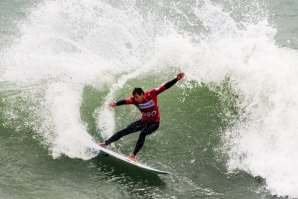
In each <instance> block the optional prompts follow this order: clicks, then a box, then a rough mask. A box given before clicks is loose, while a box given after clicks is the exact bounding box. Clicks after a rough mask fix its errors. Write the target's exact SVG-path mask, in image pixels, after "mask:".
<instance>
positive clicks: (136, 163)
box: [92, 146, 170, 174]
mask: <svg viewBox="0 0 298 199" xmlns="http://www.w3.org/2000/svg"><path fill="white" fill-rule="evenodd" d="M101 151H102V152H104V153H106V154H108V155H110V156H112V157H114V158H117V159H119V160H122V161H124V162H126V163H128V164H131V165H133V166H136V167H139V168H141V169H144V170H147V171H151V172H154V173H157V174H170V173H169V172H166V171H161V170H158V169H154V168H152V167H149V166H147V165H144V164H141V163H139V162H136V161H132V160H130V159H129V158H128V157H125V156H124V155H121V154H119V153H116V152H114V151H111V150H109V149H107V148H104V147H101V146H98V147H97V148H96V149H93V151H92V153H94V154H95V155H99V154H100V153H101Z"/></svg>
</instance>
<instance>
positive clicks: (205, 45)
mask: <svg viewBox="0 0 298 199" xmlns="http://www.w3.org/2000/svg"><path fill="white" fill-rule="evenodd" d="M238 3H239V2H238ZM239 4H240V3H239ZM224 5H227V7H224V6H223V5H220V4H216V3H214V2H211V1H208V0H204V1H197V2H196V3H195V4H194V5H187V6H188V7H187V9H184V7H183V6H182V5H179V4H175V5H172V7H167V6H166V5H165V4H163V5H160V9H159V10H152V9H150V10H149V11H148V12H145V11H144V10H146V7H145V8H143V9H144V10H142V8H139V7H138V6H137V5H135V4H133V3H132V4H131V3H127V4H125V6H124V8H120V6H117V5H113V4H109V3H104V2H102V1H79V0H69V1H63V2H61V1H44V2H43V3H41V4H39V5H38V6H36V7H34V8H32V9H31V10H30V14H29V17H28V18H26V19H25V20H24V21H22V22H20V24H19V28H20V32H21V36H20V37H19V38H17V39H16V40H15V41H14V43H13V44H12V46H11V47H9V48H8V49H6V50H4V51H3V52H2V53H1V57H2V61H1V69H0V70H1V76H0V79H1V91H2V92H4V93H6V94H5V98H4V101H5V104H6V106H5V108H4V115H5V118H6V121H5V125H7V126H11V125H12V126H17V127H16V128H17V129H20V130H22V128H25V127H27V126H29V127H31V128H32V129H33V131H35V132H36V134H38V135H40V136H41V137H42V142H43V143H44V144H45V145H46V146H47V147H48V148H49V150H50V152H51V154H52V156H53V157H54V158H57V157H59V156H61V155H62V154H64V155H67V156H69V157H71V158H82V159H89V158H91V157H90V156H89V155H88V154H87V153H86V148H88V147H90V146H93V145H94V144H95V143H94V140H93V138H92V137H91V136H90V135H89V133H88V130H87V129H88V128H87V125H86V124H85V123H84V122H83V121H82V119H81V115H80V106H81V104H82V98H83V90H84V87H85V86H87V85H91V86H92V87H94V88H96V89H97V90H102V89H104V87H106V86H108V87H109V91H108V94H107V95H106V96H105V97H104V98H103V99H100V100H102V101H104V103H102V106H101V107H99V109H97V110H96V114H95V115H96V120H97V125H98V127H99V128H102V129H104V130H105V132H106V134H105V135H104V136H109V135H110V134H111V133H112V132H113V131H114V130H115V116H114V113H113V112H112V110H110V109H109V108H108V104H107V102H108V101H109V100H111V99H113V98H115V96H116V93H117V92H118V91H119V90H120V89H121V88H122V87H123V86H124V85H125V84H126V82H127V81H129V80H132V79H134V78H138V77H140V76H141V75H143V74H146V73H148V72H152V71H153V72H156V71H159V72H161V71H162V72H163V71H165V73H166V71H177V70H182V71H185V73H186V78H185V79H186V81H185V83H184V86H186V87H192V86H193V85H195V84H196V85H201V84H205V85H207V86H208V87H209V88H210V89H213V90H215V91H216V92H218V94H219V95H221V96H222V98H223V99H222V102H223V104H224V103H225V100H224V97H225V93H224V92H221V91H220V90H217V89H216V88H217V87H220V86H222V85H223V82H225V81H226V79H227V77H228V84H229V85H230V87H231V89H232V90H233V92H234V93H235V95H236V96H237V98H236V100H235V102H233V103H234V104H233V106H235V107H236V108H237V110H238V111H239V117H237V119H235V121H233V125H231V127H229V128H228V129H227V130H226V131H225V132H223V135H222V142H223V146H222V152H223V153H224V154H226V155H227V157H228V160H227V167H228V169H229V170H230V171H231V172H233V171H237V170H244V171H246V172H249V173H250V174H251V175H253V176H262V177H263V178H264V179H266V188H267V189H268V190H270V191H271V193H272V194H277V195H280V196H290V197H298V192H297V190H298V175H297V172H296V171H295V168H297V166H298V163H297V161H296V160H297V159H298V158H297V156H298V152H297V147H296V144H295V143H296V142H297V141H298V136H297V133H296V132H297V129H298V127H297V124H296V114H295V113H296V112H297V109H298V106H297V96H298V95H297V88H298V87H297V84H298V82H297V80H296V78H295V77H297V73H298V70H297V67H296V66H297V64H298V54H297V51H296V50H293V49H289V48H286V47H279V46H278V45H277V44H276V42H275V39H274V38H275V36H276V29H275V28H274V27H273V26H272V25H270V24H269V22H268V17H267V15H266V12H265V11H264V9H265V8H263V7H262V5H260V4H259V3H258V2H257V1H253V3H252V4H251V5H248V6H247V7H245V8H243V10H240V11H239V10H238V9H241V8H242V7H241V6H239V5H238V4H237V1H235V2H234V4H232V5H229V4H228V3H226V4H224ZM237 5H238V7H237ZM229 6H230V7H229ZM236 8H237V9H236ZM248 8H249V9H248ZM254 8H258V9H254ZM229 9H230V10H229ZM233 9H234V10H233ZM168 10H171V11H173V12H174V13H175V17H176V18H175V17H173V18H172V19H169V18H166V19H161V16H163V15H167V13H165V12H166V11H168ZM230 11H231V12H230ZM252 12H253V13H252ZM264 13H265V14H264ZM256 16H258V17H256ZM192 22H196V23H192ZM170 73H171V72H170ZM160 78H161V79H162V77H160ZM24 113H26V115H27V116H26V117H23V114H24ZM19 117H22V119H21V120H22V124H20V123H15V122H14V121H16V120H17V119H18V118H19ZM226 117H227V118H230V117H231V115H229V113H228V110H227V111H226ZM25 124H26V125H25Z"/></svg>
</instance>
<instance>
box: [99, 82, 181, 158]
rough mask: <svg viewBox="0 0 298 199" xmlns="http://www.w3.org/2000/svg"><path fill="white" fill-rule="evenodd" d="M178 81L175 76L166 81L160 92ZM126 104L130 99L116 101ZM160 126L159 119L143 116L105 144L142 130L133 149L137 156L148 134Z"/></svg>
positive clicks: (118, 104)
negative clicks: (148, 119)
mask: <svg viewBox="0 0 298 199" xmlns="http://www.w3.org/2000/svg"><path fill="white" fill-rule="evenodd" d="M177 81H178V79H177V78H175V79H173V80H171V81H169V82H168V83H166V84H165V85H163V86H161V87H160V88H159V89H160V90H159V93H160V92H162V91H164V90H166V89H168V88H170V87H172V86H173V85H174V84H175V83H176V82H177ZM159 93H158V94H159ZM124 104H128V101H127V100H120V101H118V102H117V103H116V105H117V106H120V105H124ZM158 116H159V115H158ZM158 127H159V120H158V121H154V122H150V121H144V119H143V118H142V119H140V120H137V121H135V122H133V123H131V124H130V125H128V126H127V127H126V128H125V129H123V130H120V131H118V132H117V133H115V134H114V135H113V136H111V137H110V138H109V139H108V140H106V141H105V144H106V145H109V144H111V143H113V142H115V141H117V140H119V139H120V138H121V137H123V136H125V135H128V134H131V133H134V132H137V131H141V133H140V136H139V139H138V141H137V143H136V145H135V149H134V151H133V154H134V155H135V156H136V155H137V153H138V152H139V151H140V149H141V148H142V147H143V145H144V142H145V138H146V136H147V135H150V134H151V133H153V132H154V131H156V130H157V129H158Z"/></svg>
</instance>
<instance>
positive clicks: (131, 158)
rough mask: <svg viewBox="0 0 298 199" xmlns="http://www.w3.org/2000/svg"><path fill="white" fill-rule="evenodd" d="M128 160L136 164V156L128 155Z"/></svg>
mask: <svg viewBox="0 0 298 199" xmlns="http://www.w3.org/2000/svg"><path fill="white" fill-rule="evenodd" d="M128 159H130V160H131V161H134V162H136V156H135V155H134V154H130V155H129V156H128Z"/></svg>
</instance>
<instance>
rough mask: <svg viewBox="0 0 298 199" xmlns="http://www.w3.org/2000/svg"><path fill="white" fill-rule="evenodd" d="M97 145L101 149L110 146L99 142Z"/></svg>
mask: <svg viewBox="0 0 298 199" xmlns="http://www.w3.org/2000/svg"><path fill="white" fill-rule="evenodd" d="M97 144H98V145H99V146H101V147H107V146H108V145H106V143H104V142H97Z"/></svg>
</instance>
